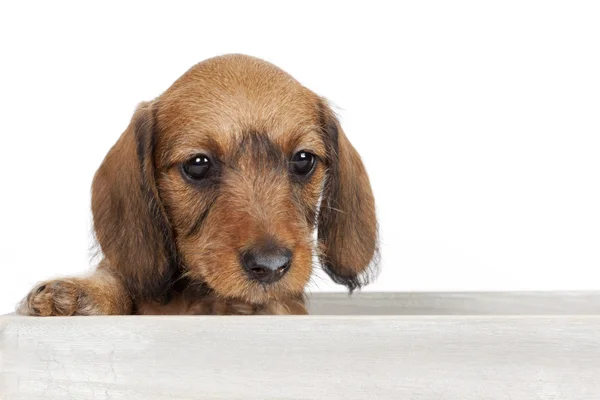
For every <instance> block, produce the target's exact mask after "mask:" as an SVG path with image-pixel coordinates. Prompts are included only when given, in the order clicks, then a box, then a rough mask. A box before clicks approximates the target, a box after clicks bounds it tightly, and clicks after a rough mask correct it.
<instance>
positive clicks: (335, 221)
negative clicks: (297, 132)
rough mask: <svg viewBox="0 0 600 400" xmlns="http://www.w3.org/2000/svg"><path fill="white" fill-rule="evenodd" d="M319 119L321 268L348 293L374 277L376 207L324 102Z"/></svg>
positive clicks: (359, 166)
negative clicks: (323, 159)
mask: <svg viewBox="0 0 600 400" xmlns="http://www.w3.org/2000/svg"><path fill="white" fill-rule="evenodd" d="M321 115H322V117H321V118H322V121H321V124H322V127H323V131H324V132H323V133H324V135H325V143H326V146H327V153H328V154H327V164H328V165H327V169H328V173H327V178H326V183H325V188H324V191H323V197H322V199H321V208H320V213H319V220H318V239H319V243H320V246H321V257H320V258H321V264H322V265H323V268H324V270H325V271H326V272H327V274H328V275H329V276H330V277H331V279H333V281H334V282H336V283H339V284H343V285H345V286H347V287H348V289H349V290H350V291H351V292H352V291H353V290H354V289H356V288H360V287H361V286H364V285H366V284H368V283H369V281H370V279H372V278H373V277H374V275H376V272H377V271H376V267H377V260H376V258H377V239H378V235H377V219H376V215H375V202H374V199H373V192H372V190H371V185H370V183H369V177H368V175H367V172H366V171H365V167H364V165H363V163H362V160H361V158H360V156H359V154H358V152H357V151H356V150H355V149H354V147H353V146H352V144H351V143H350V141H349V140H348V138H347V137H346V135H345V134H344V131H343V130H342V128H341V126H340V124H339V122H338V120H337V118H336V117H335V115H334V113H333V111H332V110H331V108H330V107H329V106H328V105H327V104H326V103H325V102H323V104H322V107H321Z"/></svg>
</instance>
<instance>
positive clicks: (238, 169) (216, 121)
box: [92, 55, 377, 303]
mask: <svg viewBox="0 0 600 400" xmlns="http://www.w3.org/2000/svg"><path fill="white" fill-rule="evenodd" d="M92 211H93V216H94V226H95V230H96V236H97V239H98V242H99V244H100V246H101V249H102V251H103V253H104V256H105V257H106V258H107V260H108V261H109V263H110V264H111V265H112V267H113V268H114V269H115V270H116V271H117V272H118V273H120V274H121V277H122V279H123V280H124V282H125V283H126V284H127V286H128V288H129V290H130V291H131V293H132V295H133V296H135V297H138V298H146V299H158V298H160V297H161V296H162V295H164V294H165V291H166V290H168V288H169V286H170V283H171V282H172V281H173V280H174V279H176V278H177V277H178V276H179V275H185V276H187V277H188V278H190V279H191V280H192V281H195V282H201V283H203V284H205V285H207V286H208V287H209V288H211V289H212V290H214V291H215V292H216V293H217V294H219V295H222V296H224V297H232V298H238V299H242V300H244V301H248V302H251V303H261V302H265V301H266V300H268V299H277V298H278V297H280V296H283V295H286V296H288V295H295V294H301V293H302V292H303V290H304V287H305V285H306V283H307V282H308V280H309V277H310V274H311V270H312V258H313V257H312V256H313V252H315V251H316V253H317V254H318V256H319V259H320V262H321V265H322V266H323V268H324V269H325V271H326V272H327V273H328V274H329V276H331V278H332V279H333V280H334V281H335V282H337V283H340V284H344V285H346V286H347V287H348V288H349V289H351V290H352V289H355V288H357V287H359V286H361V285H363V284H365V283H367V279H368V277H369V273H368V272H369V266H370V265H372V263H371V261H372V259H373V257H374V254H375V252H376V241H377V224H376V219H375V209H374V201H373V195H372V193H371V188H370V185H369V180H368V177H367V174H366V172H365V169H364V167H363V164H362V162H361V159H360V157H359V155H358V153H357V152H356V150H355V149H354V148H353V147H352V145H351V144H350V142H349V141H348V139H347V137H346V135H345V134H344V132H343V131H342V129H341V127H340V125H339V123H338V121H337V119H336V117H335V116H334V114H333V112H332V111H331V109H330V108H329V106H328V105H327V103H326V102H325V101H324V100H323V99H321V98H320V97H318V96H317V95H315V94H314V93H312V92H311V91H309V90H308V89H306V88H304V87H303V86H301V85H300V84H299V83H298V82H297V81H295V80H294V79H293V78H292V77H290V76H289V75H287V74H286V73H285V72H283V71H281V70H280V69H278V68H276V67H275V66H273V65H271V64H269V63H266V62H264V61H261V60H258V59H255V58H252V57H248V56H242V55H229V56H222V57H217V58H213V59H210V60H207V61H204V62H202V63H200V64H197V65H196V66H194V67H193V68H191V69H190V70H189V71H188V72H186V73H185V74H184V75H183V76H182V77H181V78H180V79H179V80H177V81H176V82H175V83H174V84H173V85H172V86H171V87H170V88H169V89H168V90H167V91H166V92H165V93H163V94H162V95H161V96H160V97H158V98H157V99H155V100H154V101H152V102H149V103H144V104H142V105H140V106H139V107H138V109H137V111H136V112H135V114H134V116H133V118H132V121H131V123H130V125H129V127H128V128H127V130H126V131H125V132H124V133H123V135H122V136H121V137H120V139H119V140H118V141H117V143H116V144H115V145H114V146H113V148H112V149H111V150H110V152H109V153H108V155H107V156H106V158H105V160H104V162H103V163H102V165H101V167H100V169H99V170H98V172H97V174H96V177H95V179H94V184H93V188H92ZM315 229H316V230H317V241H316V242H315V239H314V231H315Z"/></svg>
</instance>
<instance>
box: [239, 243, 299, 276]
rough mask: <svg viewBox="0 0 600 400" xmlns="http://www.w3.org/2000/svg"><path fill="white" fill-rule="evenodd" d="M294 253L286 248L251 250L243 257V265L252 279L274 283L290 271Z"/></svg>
mask: <svg viewBox="0 0 600 400" xmlns="http://www.w3.org/2000/svg"><path fill="white" fill-rule="evenodd" d="M291 260H292V252H291V251H289V250H288V249H286V248H280V247H277V248H269V249H263V250H251V251H247V252H245V253H244V254H243V255H242V265H243V266H244V269H245V270H246V272H247V273H248V276H249V277H250V279H253V280H255V281H259V282H263V283H273V282H276V281H278V280H279V279H281V277H283V276H284V275H285V273H286V272H287V271H288V270H289V269H290V262H291Z"/></svg>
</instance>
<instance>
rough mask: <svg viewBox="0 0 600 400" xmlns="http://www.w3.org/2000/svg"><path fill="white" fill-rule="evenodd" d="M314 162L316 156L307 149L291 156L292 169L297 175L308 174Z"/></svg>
mask: <svg viewBox="0 0 600 400" xmlns="http://www.w3.org/2000/svg"><path fill="white" fill-rule="evenodd" d="M315 164H316V157H315V155H314V154H312V153H309V152H308V151H299V152H297V153H296V154H294V157H292V171H293V172H294V173H295V174H298V175H308V174H310V173H311V172H312V170H313V169H314V167H315Z"/></svg>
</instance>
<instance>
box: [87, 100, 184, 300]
mask: <svg viewBox="0 0 600 400" xmlns="http://www.w3.org/2000/svg"><path fill="white" fill-rule="evenodd" d="M154 129H155V123H154V118H153V105H152V104H149V103H143V104H141V105H140V106H139V107H138V109H137V110H136V112H135V114H134V115H133V118H132V119H131V122H130V124H129V126H128V127H127V129H126V130H125V132H124V133H123V134H122V135H121V137H120V138H119V140H118V141H117V143H116V144H115V145H114V146H113V147H112V149H111V150H110V151H109V153H108V154H107V155H106V157H105V159H104V161H103V162H102V165H101V166H100V168H99V169H98V171H97V172H96V176H95V177H94V183H93V185H92V213H93V217H94V228H95V231H96V237H97V240H98V242H99V244H100V247H101V249H102V252H103V253H104V256H105V257H106V259H107V260H108V262H109V264H110V267H111V269H112V270H114V271H115V272H116V273H117V274H118V275H119V276H120V277H121V278H122V280H123V281H124V282H125V284H126V286H127V289H128V290H129V292H130V293H131V295H132V297H133V298H145V299H160V298H161V296H162V295H163V294H164V291H165V290H166V289H167V284H168V282H169V281H170V279H171V276H172V274H173V272H174V271H175V269H176V265H177V263H176V260H175V257H176V251H175V249H174V244H173V240H172V233H171V229H170V226H169V222H168V220H167V217H166V214H165V211H164V209H163V205H162V203H161V201H160V197H159V194H158V190H157V187H156V183H155V176H154V161H153V153H154V142H155V138H154V134H155V132H154Z"/></svg>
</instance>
